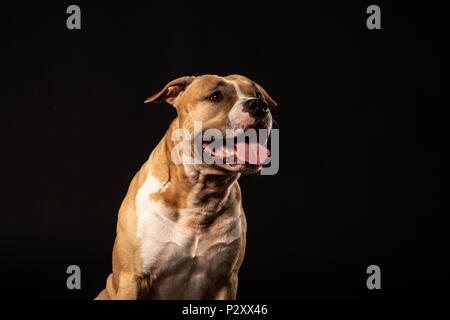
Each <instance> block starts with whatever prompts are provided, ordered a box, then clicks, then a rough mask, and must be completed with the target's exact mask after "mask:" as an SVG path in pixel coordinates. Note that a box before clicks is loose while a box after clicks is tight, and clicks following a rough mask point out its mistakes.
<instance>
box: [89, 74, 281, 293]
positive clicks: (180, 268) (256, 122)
mask: <svg viewBox="0 0 450 320" xmlns="http://www.w3.org/2000/svg"><path fill="white" fill-rule="evenodd" d="M164 101H165V102H167V103H169V104H171V105H172V106H174V107H175V108H176V111H177V117H176V118H175V120H173V121H172V123H171V124H170V126H169V129H168V131H167V132H166V134H165V135H164V137H163V138H162V140H161V141H160V142H159V144H158V145H157V146H156V148H155V149H154V150H153V152H152V153H151V154H150V157H149V158H148V160H147V162H145V163H144V164H143V166H142V167H141V169H140V170H139V171H138V173H137V174H136V175H135V176H134V178H133V180H132V181H131V184H130V186H129V189H128V192H127V194H126V196H125V199H124V200H123V202H122V205H121V207H120V210H119V216H118V222H117V229H116V231H117V233H116V239H115V242H114V247H113V252H112V273H111V274H110V275H109V276H108V278H107V280H106V288H105V289H104V290H102V291H101V292H100V293H99V295H98V296H97V297H96V299H99V300H103V299H105V300H106V299H235V298H236V292H237V285H238V270H239V268H240V266H241V264H242V261H243V258H244V252H245V245H246V229H247V223H246V219H245V215H244V211H243V209H242V203H241V191H240V187H239V184H238V182H237V180H238V178H239V177H240V175H241V174H249V173H254V172H257V171H258V170H260V169H261V164H262V163H263V162H264V160H265V159H266V158H267V156H268V154H267V149H266V148H265V146H264V145H265V143H266V142H267V141H256V142H255V141H253V142H252V141H250V142H236V141H237V140H236V139H235V138H236V137H237V136H238V135H239V134H242V133H243V132H246V131H247V130H248V129H251V128H253V129H256V130H259V129H266V130H268V132H270V130H271V127H272V116H271V112H270V110H269V106H276V102H275V101H274V100H272V98H271V97H270V96H269V95H268V94H267V92H266V91H265V90H264V89H263V88H262V87H261V86H260V85H258V84H256V83H255V82H253V81H251V80H249V79H248V78H246V77H243V76H240V75H230V76H226V77H221V76H217V75H202V76H196V77H194V76H186V77H182V78H179V79H176V80H173V81H171V82H169V83H168V84H167V85H166V86H165V87H164V88H163V89H162V90H161V91H160V92H158V93H156V94H155V95H153V96H151V97H150V98H148V99H147V100H145V102H146V103H147V102H156V103H160V102H164ZM194 121H201V123H202V130H203V131H205V130H207V129H210V128H215V129H218V130H220V132H222V133H223V134H224V136H225V135H226V133H225V132H226V131H227V129H228V131H230V130H231V131H230V132H232V133H233V134H234V135H235V136H234V137H232V138H233V139H235V140H234V150H233V147H232V148H229V147H227V146H228V144H227V145H225V144H224V145H223V147H222V144H221V145H220V147H216V148H210V145H211V141H201V146H200V148H201V151H202V153H204V154H209V155H211V156H214V157H215V158H216V159H217V158H227V159H228V158H230V156H231V158H233V159H234V160H235V161H234V162H231V163H229V161H226V162H228V163H205V162H201V163H195V162H192V161H183V162H182V163H176V162H175V161H173V150H174V148H175V146H176V144H177V143H178V142H177V141H174V140H173V136H174V132H175V131H177V130H179V129H183V130H185V131H187V132H189V133H190V134H191V135H192V136H193V135H194V134H195V132H194ZM227 139H228V136H227ZM175 140H176V139H175ZM192 140H194V139H192ZM191 144H192V145H193V144H194V141H192V143H191ZM230 149H231V150H230ZM183 150H186V149H182V150H181V154H179V155H180V156H181V157H182V158H183V159H184V160H189V159H192V157H193V152H195V146H193V149H191V152H192V153H188V152H184V151H183ZM239 150H240V151H239ZM186 153H188V154H186ZM252 153H253V154H254V153H257V154H258V156H257V157H256V161H253V163H249V161H248V160H249V154H252ZM237 159H240V160H242V161H236V160H237Z"/></svg>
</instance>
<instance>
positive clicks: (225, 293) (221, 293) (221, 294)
mask: <svg viewBox="0 0 450 320" xmlns="http://www.w3.org/2000/svg"><path fill="white" fill-rule="evenodd" d="M237 287H238V277H237V274H234V273H233V274H232V275H231V276H230V278H228V279H226V280H225V281H224V282H222V283H221V285H219V286H217V287H215V288H214V289H213V290H212V292H211V296H210V297H207V298H206V299H213V300H235V299H236V293H237Z"/></svg>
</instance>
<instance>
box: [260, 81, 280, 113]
mask: <svg viewBox="0 0 450 320" xmlns="http://www.w3.org/2000/svg"><path fill="white" fill-rule="evenodd" d="M255 85H256V87H257V88H258V90H259V92H261V94H262V95H263V96H264V99H265V100H266V102H267V104H268V105H269V106H271V107H275V106H277V105H278V103H276V102H275V100H273V99H272V98H271V97H270V96H269V94H268V93H267V92H266V90H264V88H263V87H261V86H260V85H259V84H257V83H255Z"/></svg>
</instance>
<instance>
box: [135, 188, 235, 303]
mask: <svg viewBox="0 0 450 320" xmlns="http://www.w3.org/2000/svg"><path fill="white" fill-rule="evenodd" d="M144 193H146V192H145V190H143V192H142V194H141V195H139V193H138V197H137V199H136V200H137V201H136V213H137V216H138V236H139V238H140V242H141V248H140V249H141V257H142V261H143V265H142V269H143V272H144V274H147V275H148V276H149V277H150V278H151V288H152V289H151V293H150V294H151V298H154V299H165V298H169V299H200V298H202V297H203V296H204V294H205V292H206V291H207V290H208V287H209V286H210V285H211V284H212V283H213V282H214V281H215V280H217V279H219V278H221V277H223V276H225V275H226V274H228V273H229V272H230V270H231V267H232V264H233V262H234V261H235V258H236V256H237V254H238V252H239V248H240V245H241V243H240V241H241V232H242V230H241V222H240V219H239V216H238V215H236V217H235V218H227V219H224V220H223V221H219V222H220V223H219V224H218V225H219V226H220V227H217V228H214V229H212V230H209V231H208V232H202V233H195V232H193V231H191V230H189V229H186V228H184V227H182V226H180V225H178V224H177V223H174V222H173V221H171V220H169V219H167V218H166V215H165V214H166V213H167V212H166V211H167V210H173V209H170V208H167V207H165V206H164V205H163V204H162V203H160V202H155V201H150V200H148V197H146V196H143V195H144ZM140 196H142V197H141V198H140ZM230 210H238V206H237V207H235V208H230Z"/></svg>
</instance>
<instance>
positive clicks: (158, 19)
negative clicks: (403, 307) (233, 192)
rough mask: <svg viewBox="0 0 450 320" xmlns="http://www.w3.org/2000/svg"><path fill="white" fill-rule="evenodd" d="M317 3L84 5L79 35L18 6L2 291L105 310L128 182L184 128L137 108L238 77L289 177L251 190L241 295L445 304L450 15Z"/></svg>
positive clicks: (10, 11)
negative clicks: (266, 109) (270, 122)
mask: <svg viewBox="0 0 450 320" xmlns="http://www.w3.org/2000/svg"><path fill="white" fill-rule="evenodd" d="M310 2H311V3H305V2H303V1H301V2H300V3H299V4H297V5H296V6H293V4H292V3H285V4H282V3H281V2H273V3H267V4H262V2H260V1H258V2H256V1H254V2H250V1H249V2H246V3H245V4H244V3H243V2H240V3H239V2H231V1H226V2H211V1H209V2H206V3H197V2H196V3H195V4H194V3H187V2H185V3H184V5H183V6H180V5H179V4H177V3H173V2H171V3H169V4H167V5H161V4H157V2H156V1H149V2H146V3H145V4H144V3H140V2H138V3H131V2H120V3H111V2H109V3H103V4H100V3H98V4H95V5H94V4H92V3H91V4H89V3H81V2H74V4H78V5H79V6H80V7H81V20H82V21H81V23H82V29H81V30H72V31H71V30H68V29H67V28H66V18H67V16H68V15H67V14H66V8H67V6H68V5H70V4H72V3H71V2H64V1H63V2H61V3H58V4H56V3H54V4H39V5H38V4H34V5H33V6H31V5H29V4H26V3H20V4H19V5H16V6H14V7H10V8H9V7H4V8H3V10H2V11H3V14H2V18H1V19H2V23H3V24H5V25H6V27H3V28H2V30H3V33H4V36H3V37H2V51H3V53H6V55H5V56H4V57H3V58H2V61H3V63H4V66H3V67H2V69H3V72H2V74H3V77H4V78H5V79H4V80H6V81H5V82H4V84H3V86H2V87H3V90H2V91H3V93H2V108H1V115H2V120H4V121H3V123H4V124H3V126H2V131H3V130H4V132H2V137H3V138H4V139H5V141H4V143H3V148H2V150H4V151H3V152H2V154H3V159H4V160H6V165H5V166H3V168H4V177H6V178H5V179H3V187H4V192H2V194H3V197H4V199H3V200H2V211H3V212H2V224H1V227H2V231H1V234H0V237H1V238H0V243H1V247H2V255H1V258H0V259H1V274H2V279H1V288H2V292H3V293H5V294H7V295H8V297H12V298H18V297H22V296H23V295H24V292H25V293H26V296H31V297H33V298H41V299H91V298H93V297H95V296H96V295H97V294H98V292H99V291H100V290H102V289H103V288H104V285H105V280H106V277H107V275H108V274H109V273H110V270H111V250H112V245H113V241H114V236H115V225H116V215H117V210H118V208H119V206H120V203H121V201H122V199H123V197H124V195H125V193H126V190H127V188H128V185H129V183H130V181H131V179H132V177H133V175H134V174H135V173H136V171H137V170H138V169H139V167H140V166H141V164H142V163H143V162H144V161H145V160H146V159H147V157H148V155H149V154H150V152H151V150H152V149H153V148H154V147H155V145H156V144H157V142H158V141H159V139H160V138H161V137H162V135H163V134H164V132H165V130H166V129H167V127H168V125H169V122H170V121H171V119H173V118H174V117H175V115H176V114H175V111H174V109H173V108H172V107H170V106H169V105H165V104H162V105H148V104H144V103H143V100H144V99H145V98H147V97H148V96H150V95H151V94H153V93H155V92H156V91H159V90H160V89H161V88H162V87H163V86H164V84H165V83H167V82H168V81H170V80H172V79H174V78H176V77H179V76H183V75H200V74H204V73H214V74H219V75H227V74H233V73H238V74H242V75H245V76H247V77H249V78H251V79H253V80H255V81H256V82H258V83H259V84H261V85H262V86H263V87H264V88H265V89H266V90H267V91H268V92H269V93H270V95H271V96H272V97H273V98H274V99H275V100H276V101H277V102H278V104H279V106H278V107H276V109H274V110H273V113H274V116H275V119H276V120H277V122H278V123H279V128H280V171H279V172H278V174H277V175H274V176H259V175H251V176H244V177H242V178H241V179H240V183H241V187H242V192H243V205H244V209H245V212H246V215H247V220H248V246H247V253H246V257H245V260H244V263H243V266H242V268H241V271H240V282H239V291H238V298H239V299H250V298H251V299H309V298H313V299H315V298H319V299H322V298H332V299H334V298H338V299H342V298H344V299H345V298H368V299H373V298H376V299H378V298H428V297H434V298H439V297H447V298H448V297H449V292H450V290H449V289H448V288H449V286H450V277H449V267H450V264H449V262H448V261H447V257H448V254H449V243H450V242H449V225H448V214H449V205H448V204H449V203H448V191H449V190H448V185H449V180H448V158H447V157H446V155H445V152H446V151H447V149H448V140H447V138H448V136H449V135H448V125H447V123H448V120H449V118H448V117H447V116H446V112H445V111H446V110H445V109H446V108H448V106H449V105H448V103H447V100H446V97H445V95H446V94H447V91H448V75H449V73H448V71H449V70H448V58H449V56H450V55H449V50H448V48H447V46H446V45H447V44H448V32H447V31H448V25H447V21H448V16H449V8H448V6H447V5H444V4H443V3H438V2H436V3H428V2H422V3H421V4H413V3H411V2H406V1H404V2H398V1H396V2H395V4H394V3H390V4H389V3H385V2H379V1H374V2H360V3H351V2H346V3H344V2H343V1H329V2H322V1H310ZM369 4H378V5H380V7H381V12H382V29H381V30H368V29H367V28H366V19H367V17H368V15H367V14H366V8H367V6H368V5H369ZM71 264H76V265H79V266H80V267H81V270H82V289H81V290H73V291H70V290H67V288H66V278H67V274H66V268H67V266H68V265H71ZM371 264H376V265H379V266H380V267H381V272H382V275H381V285H382V289H381V290H378V291H377V290H374V291H369V290H368V289H367V288H366V278H367V276H368V275H367V274H366V268H367V266H369V265H371Z"/></svg>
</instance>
